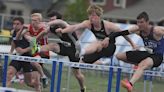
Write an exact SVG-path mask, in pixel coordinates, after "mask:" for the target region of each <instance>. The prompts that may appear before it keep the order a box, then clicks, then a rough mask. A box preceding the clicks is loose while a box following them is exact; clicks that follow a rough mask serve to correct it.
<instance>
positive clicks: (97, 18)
mask: <svg viewBox="0 0 164 92" xmlns="http://www.w3.org/2000/svg"><path fill="white" fill-rule="evenodd" d="M89 20H90V22H91V23H92V24H97V23H99V21H100V16H98V15H97V14H96V13H95V12H92V13H91V14H90V15H89Z"/></svg>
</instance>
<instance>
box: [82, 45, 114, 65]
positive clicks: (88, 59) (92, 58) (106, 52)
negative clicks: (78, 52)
mask: <svg viewBox="0 0 164 92" xmlns="http://www.w3.org/2000/svg"><path fill="white" fill-rule="evenodd" d="M115 50H116V45H115V44H109V45H108V47H107V48H103V49H102V50H101V51H100V52H95V53H93V54H89V55H84V57H83V59H82V60H83V62H85V63H90V64H92V63H94V62H96V61H97V60H99V59H100V58H102V57H111V56H112V55H113V54H114V52H115Z"/></svg>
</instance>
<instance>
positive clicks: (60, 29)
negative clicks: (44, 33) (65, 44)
mask: <svg viewBox="0 0 164 92" xmlns="http://www.w3.org/2000/svg"><path fill="white" fill-rule="evenodd" d="M62 30H63V29H62V28H58V29H56V30H55V32H56V33H62Z"/></svg>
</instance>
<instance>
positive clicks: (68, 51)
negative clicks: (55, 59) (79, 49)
mask: <svg viewBox="0 0 164 92" xmlns="http://www.w3.org/2000/svg"><path fill="white" fill-rule="evenodd" d="M59 46H60V52H59V53H58V54H59V55H63V56H68V57H69V59H70V61H71V62H79V60H80V59H79V58H77V57H75V53H76V49H75V47H74V46H71V47H66V46H64V45H63V44H59Z"/></svg>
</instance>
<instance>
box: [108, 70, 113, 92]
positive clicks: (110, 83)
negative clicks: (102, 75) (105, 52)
mask: <svg viewBox="0 0 164 92" xmlns="http://www.w3.org/2000/svg"><path fill="white" fill-rule="evenodd" d="M112 79H113V68H112V67H109V79H108V92H111V89H112Z"/></svg>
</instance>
